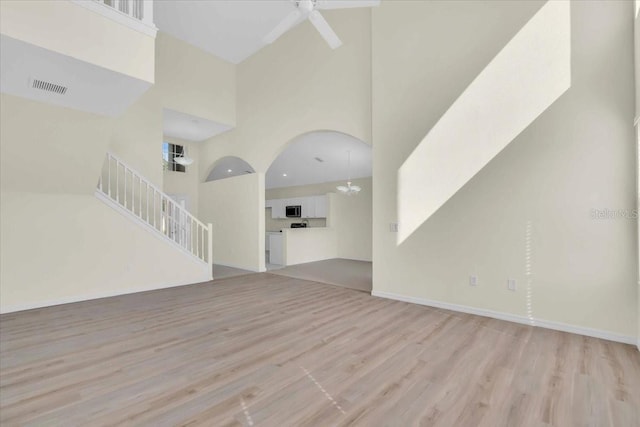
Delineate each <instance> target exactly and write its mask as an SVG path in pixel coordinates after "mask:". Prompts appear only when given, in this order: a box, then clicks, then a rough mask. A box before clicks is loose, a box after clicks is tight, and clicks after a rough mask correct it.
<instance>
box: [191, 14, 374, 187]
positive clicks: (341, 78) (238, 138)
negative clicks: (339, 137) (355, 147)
mask: <svg viewBox="0 0 640 427" xmlns="http://www.w3.org/2000/svg"><path fill="white" fill-rule="evenodd" d="M324 15H325V17H326V19H327V20H328V21H329V23H330V24H331V26H332V27H333V28H334V30H335V31H336V32H337V33H338V34H340V38H341V40H342V41H343V43H344V45H343V46H341V47H340V49H336V50H331V49H330V48H329V47H328V46H327V44H326V43H325V41H324V40H323V39H322V38H320V37H318V33H317V31H316V30H315V29H314V28H313V27H312V26H311V25H310V24H309V23H308V22H303V23H302V24H300V25H299V26H297V27H296V28H294V29H293V30H291V31H289V32H287V33H286V34H284V35H283V36H282V37H281V38H280V39H278V41H277V42H276V43H274V44H272V45H270V46H267V47H265V48H264V49H262V50H261V51H259V52H258V53H256V54H255V55H253V56H252V57H250V58H248V59H247V60H245V61H244V62H242V63H241V64H239V65H237V120H236V124H237V128H236V129H235V130H232V131H230V132H226V133H224V134H222V135H220V136H218V137H215V138H212V139H210V140H209V141H207V142H206V143H205V144H204V145H203V148H202V150H201V156H202V158H203V162H204V163H203V167H202V168H201V169H200V178H201V179H200V181H204V180H205V179H206V177H207V175H208V174H209V172H210V171H211V167H212V166H213V164H214V162H215V161H216V160H218V159H220V158H222V157H224V156H237V157H240V158H242V159H244V160H246V161H247V162H249V164H251V166H252V167H253V168H254V169H255V170H256V171H257V172H262V173H266V171H267V169H268V168H269V166H270V165H271V163H272V161H273V160H274V159H275V158H276V157H277V156H278V154H279V153H280V152H281V150H282V149H284V147H285V145H286V144H287V143H288V142H289V141H291V140H292V139H293V138H295V137H296V136H298V135H301V134H304V133H307V132H310V131H315V130H336V131H340V132H344V133H347V134H349V135H352V136H354V137H356V138H359V139H361V140H363V141H371V138H370V136H371V111H370V105H371V44H370V32H371V29H370V23H371V18H370V11H369V10H368V9H345V10H340V11H326V13H324ZM204 164H206V165H208V166H207V167H204Z"/></svg>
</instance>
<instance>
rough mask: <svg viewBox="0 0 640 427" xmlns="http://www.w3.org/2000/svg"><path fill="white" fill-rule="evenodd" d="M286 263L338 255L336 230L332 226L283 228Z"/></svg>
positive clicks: (317, 259) (299, 262)
mask: <svg viewBox="0 0 640 427" xmlns="http://www.w3.org/2000/svg"><path fill="white" fill-rule="evenodd" d="M282 235H283V249H284V262H285V264H284V265H295V264H302V263H305V262H313V261H321V260H324V259H331V258H336V257H337V256H338V249H337V242H336V231H335V229H334V228H330V227H312V228H287V229H284V230H282Z"/></svg>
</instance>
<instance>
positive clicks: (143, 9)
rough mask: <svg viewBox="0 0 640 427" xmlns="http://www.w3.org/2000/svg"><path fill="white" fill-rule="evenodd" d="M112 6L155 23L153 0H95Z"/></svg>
mask: <svg viewBox="0 0 640 427" xmlns="http://www.w3.org/2000/svg"><path fill="white" fill-rule="evenodd" d="M93 1H96V2H98V3H102V4H104V5H106V6H109V7H112V8H113V9H115V10H117V11H118V12H122V13H124V14H125V15H128V16H130V17H132V18H135V19H137V20H139V21H142V22H144V23H147V24H153V2H152V1H151V0H93Z"/></svg>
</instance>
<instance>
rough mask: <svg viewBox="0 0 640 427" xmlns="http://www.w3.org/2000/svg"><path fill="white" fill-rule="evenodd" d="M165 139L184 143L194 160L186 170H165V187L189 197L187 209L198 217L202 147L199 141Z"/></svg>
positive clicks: (173, 192) (169, 190)
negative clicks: (200, 153)
mask: <svg viewBox="0 0 640 427" xmlns="http://www.w3.org/2000/svg"><path fill="white" fill-rule="evenodd" d="M164 141H166V142H170V143H174V144H178V145H182V146H183V147H185V148H186V150H187V154H188V155H189V157H191V158H192V159H193V160H194V162H193V163H192V164H191V165H189V166H187V167H186V171H185V172H175V171H171V170H165V171H164V172H163V175H162V176H163V188H162V191H164V192H165V193H167V194H170V195H174V194H181V195H186V196H187V197H188V198H189V202H188V206H187V210H188V211H189V212H190V213H191V214H192V215H194V216H195V217H196V218H197V217H198V188H199V185H200V182H199V181H198V179H199V176H198V171H199V168H200V161H199V156H198V151H199V147H200V143H199V142H191V141H185V140H182V139H178V138H168V137H165V138H164Z"/></svg>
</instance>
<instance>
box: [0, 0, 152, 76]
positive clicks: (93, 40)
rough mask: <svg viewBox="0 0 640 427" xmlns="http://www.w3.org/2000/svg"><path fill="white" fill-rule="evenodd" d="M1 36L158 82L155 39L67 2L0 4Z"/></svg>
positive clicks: (3, 2)
mask: <svg viewBox="0 0 640 427" xmlns="http://www.w3.org/2000/svg"><path fill="white" fill-rule="evenodd" d="M0 27H2V34H5V35H7V36H9V37H12V38H14V39H18V40H22V41H25V42H27V43H31V44H33V45H36V46H40V47H42V48H45V49H48V50H52V51H54V52H58V53H61V54H63V55H67V56H70V57H72V58H76V59H79V60H81V61H86V62H89V63H91V64H95V65H98V66H100V67H103V68H107V69H109V70H113V71H117V72H119V73H122V74H126V75H129V76H132V77H136V78H138V79H140V80H144V81H147V82H152V83H153V81H154V63H155V52H154V41H155V40H154V38H153V37H152V36H149V35H146V34H143V33H141V32H139V31H136V30H134V29H132V28H129V27H127V26H126V25H122V24H120V23H118V22H115V21H113V20H111V19H109V18H107V17H105V16H103V15H101V14H99V13H96V12H94V11H91V10H89V9H87V8H85V7H82V6H80V5H78V4H75V3H73V2H71V1H68V0H58V1H22V0H17V1H11V0H3V1H1V2H0Z"/></svg>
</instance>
